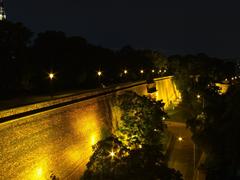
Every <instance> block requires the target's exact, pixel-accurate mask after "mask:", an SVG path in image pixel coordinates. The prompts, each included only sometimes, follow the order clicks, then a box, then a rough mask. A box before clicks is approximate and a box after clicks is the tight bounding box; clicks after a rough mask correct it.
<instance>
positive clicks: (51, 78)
mask: <svg viewBox="0 0 240 180" xmlns="http://www.w3.org/2000/svg"><path fill="white" fill-rule="evenodd" d="M48 78H49V79H50V96H51V97H53V79H54V78H55V74H54V73H53V72H50V73H48Z"/></svg>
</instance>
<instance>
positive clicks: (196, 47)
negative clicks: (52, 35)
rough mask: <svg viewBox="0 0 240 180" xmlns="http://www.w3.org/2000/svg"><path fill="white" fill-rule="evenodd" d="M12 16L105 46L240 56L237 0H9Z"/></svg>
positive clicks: (35, 26) (31, 25)
mask: <svg viewBox="0 0 240 180" xmlns="http://www.w3.org/2000/svg"><path fill="white" fill-rule="evenodd" d="M5 7H6V11H7V16H8V19H9V20H12V21H20V22H23V23H24V24H25V25H26V26H27V27H29V28H30V29H31V30H32V31H34V32H40V31H45V30H61V31H64V32H66V33H67V34H68V35H80V36H82V37H84V38H86V39H87V40H88V41H89V42H91V43H93V44H96V45H101V46H103V47H110V48H120V47H122V46H124V45H127V44H128V45H131V46H133V47H136V48H152V49H160V50H162V51H163V52H165V53H167V54H169V53H199V52H204V53H206V54H208V55H211V56H218V57H237V56H239V55H240V10H239V8H240V1H239V0H236V1H233V0H225V1H223V2H221V1H220V0H208V1H207V0H206V1H204V0H202V1H195V0H193V1H184V0H165V1H163V0H156V1H153V0H5Z"/></svg>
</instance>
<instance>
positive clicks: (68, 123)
mask: <svg viewBox="0 0 240 180" xmlns="http://www.w3.org/2000/svg"><path fill="white" fill-rule="evenodd" d="M126 90H133V91H135V92H138V93H139V94H144V93H146V85H145V84H143V85H140V86H135V87H132V88H129V89H126ZM126 90H122V91H117V92H116V93H112V94H109V95H102V96H98V97H96V98H92V99H89V100H85V101H81V102H79V103H75V104H71V105H68V106H64V107H60V108H55V109H52V110H48V111H44V112H41V113H37V114H34V115H31V116H27V117H24V118H19V119H16V120H13V121H9V122H6V123H2V124H0V136H1V141H0V165H1V168H0V179H17V180H20V179H24V180H28V179H32V180H34V179H36V180H41V179H50V176H51V175H55V176H57V177H59V178H60V179H78V177H79V176H80V175H81V174H82V172H83V171H84V168H85V165H86V163H87V162H88V160H89V157H90V156H91V154H92V148H91V146H92V145H93V144H95V143H96V142H97V141H98V140H100V139H101V138H103V137H104V136H106V135H107V134H109V133H110V132H111V131H112V127H113V126H112V122H113V121H112V120H113V119H114V118H113V117H115V121H116V118H117V117H118V116H119V115H118V114H117V113H118V112H117V111H114V109H112V108H111V104H112V100H113V99H114V97H115V96H116V95H117V94H121V93H123V92H124V91H126Z"/></svg>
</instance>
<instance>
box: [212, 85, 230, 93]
mask: <svg viewBox="0 0 240 180" xmlns="http://www.w3.org/2000/svg"><path fill="white" fill-rule="evenodd" d="M215 85H216V86H218V87H219V88H220V91H219V93H220V94H225V93H227V91H228V88H229V84H223V83H216V84H215Z"/></svg>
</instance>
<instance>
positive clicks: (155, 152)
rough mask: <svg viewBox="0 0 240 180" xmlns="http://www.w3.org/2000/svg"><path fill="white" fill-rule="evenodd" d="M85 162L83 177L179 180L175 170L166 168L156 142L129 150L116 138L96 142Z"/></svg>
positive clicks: (93, 179) (110, 179)
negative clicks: (90, 155)
mask: <svg viewBox="0 0 240 180" xmlns="http://www.w3.org/2000/svg"><path fill="white" fill-rule="evenodd" d="M93 149H94V153H93V155H92V157H91V158H90V161H89V162H88V164H87V170H86V171H85V173H84V175H83V177H82V179H83V180H122V179H138V180H145V179H149V180H156V179H163V180H182V175H181V174H180V172H179V171H176V170H174V169H171V168H168V167H167V165H166V164H165V163H164V156H163V154H162V153H161V150H160V148H159V146H157V145H144V146H143V147H142V148H138V149H134V150H130V149H128V148H126V147H125V146H124V144H122V143H121V142H120V141H119V140H118V139H117V138H116V137H114V136H111V137H108V138H106V139H105V140H102V141H99V142H98V143H97V144H96V145H95V146H94V147H93Z"/></svg>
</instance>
